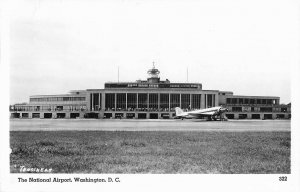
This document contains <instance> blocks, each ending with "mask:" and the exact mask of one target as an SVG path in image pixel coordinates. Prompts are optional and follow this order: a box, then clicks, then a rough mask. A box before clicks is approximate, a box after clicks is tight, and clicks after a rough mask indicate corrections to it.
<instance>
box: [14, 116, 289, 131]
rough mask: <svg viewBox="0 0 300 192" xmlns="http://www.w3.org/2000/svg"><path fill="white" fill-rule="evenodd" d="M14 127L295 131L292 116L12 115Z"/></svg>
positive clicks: (36, 129)
mask: <svg viewBox="0 0 300 192" xmlns="http://www.w3.org/2000/svg"><path fill="white" fill-rule="evenodd" d="M10 131H231V132H233V131H291V121H290V120H228V121H204V120H196V119H185V120H181V119H170V120H165V119H161V120H159V119H157V120H153V119H145V120H140V119H121V120H119V119H11V120H10Z"/></svg>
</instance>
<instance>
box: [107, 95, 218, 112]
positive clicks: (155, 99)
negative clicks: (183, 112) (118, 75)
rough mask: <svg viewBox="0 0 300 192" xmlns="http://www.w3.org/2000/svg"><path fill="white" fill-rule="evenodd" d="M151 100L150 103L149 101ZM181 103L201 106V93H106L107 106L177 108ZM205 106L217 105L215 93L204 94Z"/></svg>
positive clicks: (183, 105) (193, 106)
mask: <svg viewBox="0 0 300 192" xmlns="http://www.w3.org/2000/svg"><path fill="white" fill-rule="evenodd" d="M148 102H149V103H148ZM180 103H181V107H182V108H201V107H200V105H201V94H181V102H180V94H168V93H167V94H165V93H161V94H157V93H150V94H149V98H148V94H147V93H139V94H135V93H128V94H127V97H126V93H118V94H114V93H107V94H106V95H105V108H106V109H115V108H121V109H126V108H133V109H135V108H155V109H158V108H168V109H169V108H175V107H179V106H180ZM204 106H207V107H214V106H215V95H213V94H205V95H204Z"/></svg>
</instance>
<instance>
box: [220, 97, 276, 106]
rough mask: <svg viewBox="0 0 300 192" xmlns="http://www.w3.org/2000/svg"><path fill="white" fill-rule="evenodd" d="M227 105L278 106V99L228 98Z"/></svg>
mask: <svg viewBox="0 0 300 192" xmlns="http://www.w3.org/2000/svg"><path fill="white" fill-rule="evenodd" d="M226 103H227V104H266V105H272V104H278V100H276V99H250V98H227V99H226Z"/></svg>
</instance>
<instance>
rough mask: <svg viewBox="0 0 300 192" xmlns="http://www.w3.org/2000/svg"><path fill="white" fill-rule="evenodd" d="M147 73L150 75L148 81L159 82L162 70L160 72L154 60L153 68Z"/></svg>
mask: <svg viewBox="0 0 300 192" xmlns="http://www.w3.org/2000/svg"><path fill="white" fill-rule="evenodd" d="M147 73H148V75H149V77H148V78H147V82H148V83H159V81H160V77H159V74H160V72H159V70H158V69H156V68H155V66H154V62H153V67H152V69H149V70H148V72H147Z"/></svg>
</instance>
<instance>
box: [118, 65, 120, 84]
mask: <svg viewBox="0 0 300 192" xmlns="http://www.w3.org/2000/svg"><path fill="white" fill-rule="evenodd" d="M119 76H120V72H119V66H118V83H119Z"/></svg>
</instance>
